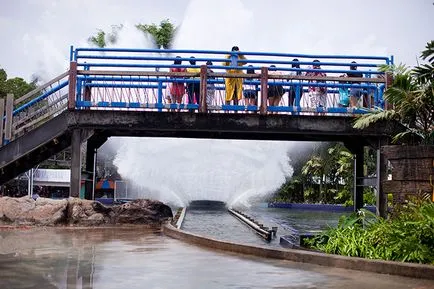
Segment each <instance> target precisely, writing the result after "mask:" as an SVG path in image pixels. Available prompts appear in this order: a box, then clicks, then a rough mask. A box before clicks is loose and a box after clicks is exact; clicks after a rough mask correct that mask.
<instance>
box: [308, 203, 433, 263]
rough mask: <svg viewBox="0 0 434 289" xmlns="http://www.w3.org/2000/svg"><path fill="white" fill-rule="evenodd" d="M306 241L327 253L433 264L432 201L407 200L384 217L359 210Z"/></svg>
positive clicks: (310, 245) (312, 246)
mask: <svg viewBox="0 0 434 289" xmlns="http://www.w3.org/2000/svg"><path fill="white" fill-rule="evenodd" d="M307 244H308V246H309V247H311V248H314V249H318V250H320V251H323V252H325V253H329V254H338V255H344V256H352V257H363V258H369V259H383V260H393V261H402V262H414V263H425V264H434V203H432V202H424V203H409V204H408V205H406V206H405V207H404V208H401V212H400V214H399V216H398V217H396V218H394V219H391V220H387V221H386V220H384V219H382V218H377V217H376V216H375V215H374V214H372V213H371V212H369V211H366V210H360V211H359V212H357V213H354V214H352V215H350V216H342V217H341V219H340V220H339V224H338V226H337V228H330V229H328V230H327V231H325V232H324V233H323V234H321V235H319V236H317V237H315V238H313V239H310V240H308V241H307Z"/></svg>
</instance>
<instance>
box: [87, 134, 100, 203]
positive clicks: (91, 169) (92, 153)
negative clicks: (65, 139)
mask: <svg viewBox="0 0 434 289" xmlns="http://www.w3.org/2000/svg"><path fill="white" fill-rule="evenodd" d="M96 157H97V148H96V147H95V146H94V145H93V143H92V142H90V141H88V142H87V145H86V163H85V170H86V176H87V178H86V180H85V182H84V198H85V199H86V200H93V199H94V182H95V165H96Z"/></svg>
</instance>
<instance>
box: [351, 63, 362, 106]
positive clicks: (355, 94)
mask: <svg viewBox="0 0 434 289" xmlns="http://www.w3.org/2000/svg"><path fill="white" fill-rule="evenodd" d="M350 70H351V72H348V73H347V77H350V78H362V77H363V74H362V73H361V72H359V71H357V62H355V61H353V62H351V65H350ZM349 83H350V84H351V85H352V87H351V88H350V105H351V107H352V108H356V107H359V103H360V102H361V98H362V89H361V88H360V87H358V86H360V82H351V81H350V82H349Z"/></svg>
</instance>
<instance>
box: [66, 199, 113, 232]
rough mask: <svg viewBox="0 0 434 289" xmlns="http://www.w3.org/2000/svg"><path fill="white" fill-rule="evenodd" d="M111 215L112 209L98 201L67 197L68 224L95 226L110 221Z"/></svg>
mask: <svg viewBox="0 0 434 289" xmlns="http://www.w3.org/2000/svg"><path fill="white" fill-rule="evenodd" d="M112 217H113V211H112V209H111V208H109V207H105V206H104V205H103V204H101V203H99V202H95V201H90V200H82V199H77V198H69V199H68V210H67V221H68V224H71V225H85V226H97V225H101V224H109V223H111V220H112Z"/></svg>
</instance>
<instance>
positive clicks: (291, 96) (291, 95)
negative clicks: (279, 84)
mask: <svg viewBox="0 0 434 289" xmlns="http://www.w3.org/2000/svg"><path fill="white" fill-rule="evenodd" d="M292 62H293V63H292V65H291V68H293V69H296V70H295V71H290V72H289V75H294V76H300V75H301V69H300V64H299V63H298V62H299V60H298V59H297V58H294V59H293V60H292ZM296 97H297V86H296V85H290V86H289V91H288V106H294V101H295V99H296Z"/></svg>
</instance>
